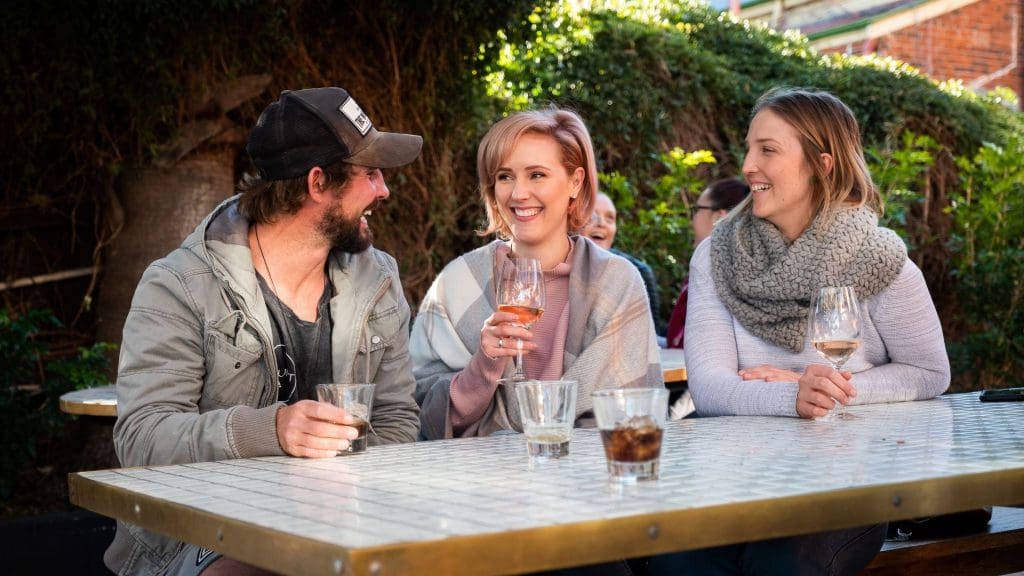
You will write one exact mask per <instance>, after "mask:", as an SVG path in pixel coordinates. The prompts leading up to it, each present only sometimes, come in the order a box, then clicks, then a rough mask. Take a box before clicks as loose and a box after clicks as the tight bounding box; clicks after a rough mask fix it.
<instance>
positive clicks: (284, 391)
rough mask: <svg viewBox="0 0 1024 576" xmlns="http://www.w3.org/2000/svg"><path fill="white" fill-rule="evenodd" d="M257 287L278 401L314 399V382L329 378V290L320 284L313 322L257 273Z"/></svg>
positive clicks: (330, 378) (329, 288)
mask: <svg viewBox="0 0 1024 576" xmlns="http://www.w3.org/2000/svg"><path fill="white" fill-rule="evenodd" d="M256 277H257V278H258V279H259V282H260V289H261V290H262V291H263V297H264V299H266V301H267V311H268V312H270V324H271V332H272V337H273V339H274V356H275V357H276V358H277V370H278V372H277V380H278V383H279V384H280V385H281V388H280V391H279V393H278V400H281V401H283V402H287V403H288V404H292V403H295V402H297V401H299V400H307V399H309V400H316V385H317V384H326V383H329V382H331V381H332V380H333V373H332V371H331V368H332V366H331V325H332V322H331V307H330V301H331V296H333V289H332V287H331V285H330V283H327V284H325V285H324V293H323V295H321V296H320V302H319V303H318V304H317V311H316V321H314V322H307V321H305V320H302V319H300V318H299V317H298V316H296V315H295V312H292V310H291V308H289V307H288V306H287V305H285V303H284V302H281V300H279V299H278V297H277V294H274V291H273V290H271V288H270V286H269V285H268V284H267V282H266V281H265V280H264V279H263V277H262V276H260V275H259V274H257V275H256Z"/></svg>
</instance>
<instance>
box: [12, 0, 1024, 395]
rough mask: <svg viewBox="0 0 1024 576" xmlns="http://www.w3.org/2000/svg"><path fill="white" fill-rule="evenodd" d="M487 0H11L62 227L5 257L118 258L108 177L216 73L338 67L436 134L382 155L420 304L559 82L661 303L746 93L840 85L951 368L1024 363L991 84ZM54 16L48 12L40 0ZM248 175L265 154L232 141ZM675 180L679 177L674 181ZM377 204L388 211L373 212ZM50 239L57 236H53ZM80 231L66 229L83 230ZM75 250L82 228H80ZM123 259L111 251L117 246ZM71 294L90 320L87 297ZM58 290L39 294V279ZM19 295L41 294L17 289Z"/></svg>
mask: <svg viewBox="0 0 1024 576" xmlns="http://www.w3.org/2000/svg"><path fill="white" fill-rule="evenodd" d="M573 6H574V5H573V4H571V3H568V2H558V1H543V2H529V1H523V0H516V1H510V2H476V1H474V0H431V1H413V0H372V1H371V0H352V1H349V2H331V1H328V0H318V1H312V0H306V1H298V2H285V1H283V0H278V1H267V0H264V1H260V0H215V1H213V2H208V1H207V2H201V1H199V0H182V1H179V2H166V1H164V0H135V1H127V0H93V1H91V2H90V1H87V2H71V1H67V0H62V1H59V0H51V1H43V2H27V1H25V0H15V1H14V2H11V3H8V5H7V7H6V8H5V17H4V18H3V19H0V72H2V73H3V75H4V78H5V79H6V80H7V81H6V82H5V83H4V85H3V87H2V88H0V90H3V94H4V97H5V101H6V102H7V105H6V106H4V107H0V121H2V122H3V124H4V125H5V126H7V127H8V129H6V130H4V131H2V132H0V147H2V151H3V154H0V174H2V175H3V176H2V177H0V189H2V194H3V202H4V208H3V209H0V220H2V218H3V216H4V214H5V212H4V210H6V211H7V212H6V213H7V214H14V215H15V216H11V217H10V218H11V219H12V220H13V219H15V218H16V215H17V214H21V213H22V212H19V210H23V211H30V212H32V213H42V214H49V215H52V216H54V217H55V218H56V221H58V222H60V225H61V227H62V228H61V229H62V230H63V231H64V234H63V235H61V236H60V237H59V238H58V239H55V237H54V236H53V235H52V234H51V233H50V231H49V230H40V229H27V230H25V231H19V232H18V233H16V234H15V233H11V232H10V230H9V229H3V228H2V227H0V261H2V262H4V265H5V269H4V270H3V272H2V273H0V276H3V278H4V279H9V278H13V277H19V276H25V275H29V274H34V273H39V272H45V271H53V270H60V269H64V268H67V267H69V262H68V260H67V256H66V254H69V253H75V254H84V256H81V258H84V259H86V260H87V261H88V262H89V263H91V262H97V263H101V264H102V263H104V261H103V259H104V251H103V248H104V247H105V246H106V245H107V244H108V243H109V241H110V239H111V238H112V237H113V235H114V234H116V233H117V230H118V226H117V224H118V220H117V209H118V202H117V193H118V187H117V183H118V181H119V178H121V177H122V176H123V175H124V174H125V173H127V172H130V171H132V170H134V169H137V168H138V167H141V166H147V165H149V164H151V163H152V162H153V160H154V159H155V158H156V157H158V156H159V155H160V154H161V151H162V150H163V147H164V146H166V145H167V143H168V142H169V141H171V140H173V138H174V137H175V136H176V135H177V134H178V133H179V131H180V130H181V127H182V126H183V125H184V124H185V123H187V122H189V121H193V120H196V119H201V118H203V117H204V116H205V115H209V114H212V113H215V112H216V111H211V110H210V108H209V104H208V95H209V94H210V93H211V92H212V91H215V90H216V89H217V87H218V86H221V85H223V84H225V83H226V82H229V81H230V80H232V79H236V78H239V77H241V76H244V75H248V74H270V75H271V77H272V81H271V85H270V88H269V89H268V90H267V91H266V92H265V93H263V94H261V95H260V97H259V98H257V99H255V100H253V101H251V102H248V103H246V104H244V105H242V106H241V107H240V108H238V109H237V110H234V111H232V112H230V114H229V115H228V116H229V117H230V119H231V120H232V121H233V122H234V123H235V124H236V125H237V127H239V128H240V129H242V130H247V129H248V128H249V127H251V125H252V124H253V122H254V121H255V118H256V116H257V114H258V113H259V111H260V110H262V108H263V107H264V106H265V105H266V104H267V103H268V102H270V101H271V100H273V99H274V98H276V95H277V94H278V92H279V91H280V90H282V89H288V88H297V87H306V86H315V85H331V84H336V85H341V86H345V87H346V88H348V89H350V90H351V91H352V92H353V93H355V94H357V95H358V96H359V100H360V103H361V104H362V105H363V107H364V108H366V109H367V112H368V113H369V114H370V116H371V117H372V118H374V120H375V121H376V123H377V124H378V125H379V126H381V127H382V128H384V129H389V130H402V131H409V132H415V133H420V134H423V135H424V138H425V147H424V151H423V155H422V157H421V158H420V160H418V161H417V162H416V163H415V164H413V165H412V166H410V167H407V168H404V169H402V170H400V171H396V172H394V173H391V174H389V175H388V178H389V184H390V187H391V189H392V200H391V203H390V206H388V207H387V208H386V209H385V210H383V211H379V216H378V213H375V216H374V218H375V229H376V234H377V239H378V245H380V246H381V247H382V248H383V249H385V250H388V251H389V252H391V253H393V254H394V255H395V256H396V257H397V258H398V260H399V262H400V264H401V266H402V273H403V283H404V285H405V286H406V291H407V295H408V297H409V299H410V301H411V302H412V303H413V304H414V305H415V304H416V303H417V302H418V301H419V299H420V298H421V297H422V295H423V293H424V292H425V291H426V289H427V287H428V286H429V284H430V282H431V281H432V279H433V277H434V275H435V274H436V272H437V271H438V270H439V269H440V267H441V266H443V265H444V264H445V263H446V262H448V261H449V260H450V259H452V258H453V257H455V256H456V255H458V254H460V253H462V252H464V251H466V250H469V249H471V248H473V247H475V246H477V245H479V244H480V243H481V242H482V241H484V239H481V238H479V237H478V236H476V234H475V230H476V229H478V228H479V227H480V225H481V223H482V219H483V210H482V208H481V205H480V202H479V199H478V197H477V192H476V184H475V173H474V172H475V167H474V158H475V152H476V145H477V143H478V142H479V139H480V137H481V135H482V133H483V132H484V131H485V130H486V128H487V127H488V126H489V124H490V123H492V122H493V121H494V120H495V119H497V118H498V117H500V116H501V114H503V113H507V112H508V111H511V110H516V109H520V108H524V107H528V106H537V105H543V104H546V103H550V102H554V103H558V104H561V105H565V106H570V107H573V108H575V109H576V110H578V111H579V112H581V114H582V115H583V116H584V118H586V120H587V121H588V124H589V126H590V128H591V130H592V133H593V134H594V138H595V144H596V146H597V149H598V150H599V155H600V158H599V160H600V169H601V170H602V172H603V173H604V176H603V178H602V182H603V186H604V188H605V189H606V190H607V191H609V192H610V193H611V194H612V196H613V197H614V198H615V200H616V201H617V203H618V205H619V209H620V212H621V214H622V221H621V223H620V239H619V241H618V245H619V247H620V248H622V249H624V250H626V251H629V252H632V253H634V254H636V255H638V256H640V257H642V258H644V259H645V260H647V261H648V263H650V264H651V265H652V266H653V267H654V269H655V271H656V273H657V274H658V277H659V282H660V293H661V300H662V302H663V309H662V310H661V311H660V313H661V315H662V317H663V318H667V315H668V311H669V310H670V308H671V306H672V304H673V302H674V300H675V296H676V294H677V291H678V289H679V286H680V284H681V283H682V282H683V281H684V280H685V277H686V262H687V260H688V258H689V254H690V252H691V250H692V235H691V232H690V225H689V209H688V208H689V203H692V201H693V199H694V198H695V197H696V195H697V193H699V191H700V189H701V188H702V187H703V186H704V185H705V184H706V183H708V182H710V181H711V180H713V179H716V178H719V177H724V176H730V175H734V174H736V173H737V172H738V167H739V166H740V164H741V162H742V155H743V148H744V146H743V139H744V135H745V131H746V125H747V122H748V120H749V118H748V116H749V110H750V108H751V105H752V104H753V102H754V101H755V99H756V98H757V97H758V96H759V95H760V94H761V93H763V92H764V91H765V90H767V89H768V88H770V87H773V86H776V85H780V84H787V85H799V86H811V87H816V88H822V89H826V90H830V91H832V92H834V93H836V94H837V95H838V96H840V97H841V98H842V99H843V100H844V101H846V102H847V103H848V104H849V105H850V106H851V108H852V109H853V110H854V112H855V113H856V115H857V117H858V119H859V121H860V123H861V126H862V129H863V133H864V140H865V144H866V146H867V147H868V148H869V156H870V158H871V161H872V168H873V171H874V174H875V176H876V178H877V180H878V182H879V184H880V186H881V187H882V188H883V190H884V191H885V192H886V193H887V198H888V208H889V212H888V215H887V221H886V222H887V223H888V224H890V225H892V226H893V227H895V228H897V229H898V230H899V231H900V233H901V234H902V235H903V237H904V238H905V239H906V240H907V242H908V243H909V245H910V246H911V248H912V256H913V258H914V259H915V261H916V262H917V263H918V264H919V265H920V266H921V268H922V269H923V271H924V272H925V275H926V278H927V280H928V283H929V286H930V287H931V290H932V293H933V297H934V298H935V300H936V303H937V305H938V308H939V310H940V314H941V316H942V318H943V321H944V324H945V328H946V335H947V340H948V342H949V344H950V351H951V356H952V358H953V359H954V362H955V367H954V373H955V374H956V378H957V379H958V380H957V382H958V383H957V386H959V387H960V388H977V387H981V386H995V385H1009V384H1013V383H1020V376H1019V374H1021V373H1022V372H1024V371H1022V368H1024V364H1022V363H1024V354H1021V352H1024V350H1022V349H1021V346H1022V343H1021V334H1022V333H1024V318H1022V313H1021V310H1022V308H1024V305H1022V304H1021V290H1022V289H1021V284H1020V282H1021V281H1020V280H1019V278H1021V277H1022V276H1024V274H1021V272H1022V270H1021V269H1020V266H1021V264H1020V262H1021V260H1022V258H1021V257H1020V256H1021V250H1022V245H1021V241H1022V240H1021V238H1024V235H1022V234H1021V233H1020V232H1021V230H1020V227H1021V226H1022V222H1024V215H1022V214H1021V210H1022V207H1021V200H1020V198H1022V197H1024V196H1022V194H1021V192H1022V189H1021V186H1022V177H1021V168H1020V166H1022V165H1024V162H1022V159H1024V157H1022V151H1021V145H1020V142H1021V135H1022V134H1024V121H1022V118H1021V115H1020V114H1019V113H1017V112H1014V111H1011V110H1010V109H1008V108H1007V107H1006V106H1005V105H1004V103H1003V102H1001V101H1000V99H1005V98H1006V97H1007V95H1006V94H1005V93H998V94H996V95H994V96H991V97H978V96H975V95H973V94H972V93H970V92H969V91H966V90H964V89H963V87H962V86H960V85H958V84H956V83H953V82H951V83H946V84H944V85H942V86H939V85H936V84H935V83H933V82H931V81H930V80H928V79H927V78H925V77H923V76H921V75H920V74H918V73H917V72H916V71H915V70H913V69H912V68H910V67H907V66H905V65H902V64H900V63H898V62H893V61H889V60H885V59H875V58H850V57H842V56H821V55H819V54H817V53H816V52H815V51H814V50H813V49H811V48H810V46H809V45H808V43H807V41H806V40H805V39H804V38H802V37H800V36H798V35H794V34H779V33H775V32H772V31H770V30H767V29H764V28H761V27H757V26H754V25H751V24H749V23H746V22H738V21H734V20H733V19H732V18H731V17H729V16H727V15H722V14H719V13H717V12H714V11H711V10H709V9H708V8H707V7H705V6H704V5H702V4H699V3H696V2H667V1H659V0H645V1H643V2H635V1H634V2H625V1H622V2H616V1H613V0H607V1H603V2H602V1H597V2H591V3H589V6H590V7H589V8H588V9H586V10H582V9H580V10H578V9H576V8H574V7H573ZM41 11H42V12H45V13H51V14H60V15H61V17H60V18H41V17H40V16H39V15H40V13H41ZM234 151H235V152H236V153H237V158H238V160H237V165H236V173H237V174H239V175H240V174H241V172H243V171H245V170H249V169H251V166H250V164H249V162H248V159H247V158H246V157H245V155H244V152H243V151H242V150H241V149H240V147H236V149H235V150H234ZM680 192H682V195H681V194H680ZM378 218H379V219H378ZM54 243H59V244H61V245H60V246H57V249H50V248H52V247H53V246H52V245H53V244H54ZM68 248H74V250H69V249H68ZM83 248H84V250H83ZM107 264H109V265H116V263H114V262H110V263H107ZM94 290H95V287H94V286H90V287H89V288H88V290H87V292H86V293H85V294H83V295H81V297H80V298H79V299H78V301H79V302H82V303H84V304H83V306H81V307H80V306H78V305H77V303H76V305H75V306H72V307H71V308H70V309H60V310H58V311H57V313H58V315H59V316H60V317H61V318H62V319H64V320H65V322H67V323H69V324H71V326H72V327H73V328H76V329H78V330H80V331H81V332H83V333H85V334H88V333H89V332H90V331H91V330H92V322H93V321H94V317H93V316H92V315H91V314H90V313H88V311H87V313H85V314H80V313H79V312H81V310H79V308H87V306H85V304H87V303H88V302H89V301H90V300H91V299H92V296H93V294H92V292H93V291H94ZM41 294H44V296H41ZM2 297H3V299H4V306H5V307H8V308H10V309H11V310H14V311H15V312H18V313H24V312H25V311H27V310H30V309H33V308H39V307H44V306H47V305H50V304H51V303H50V302H48V301H47V298H46V297H45V293H43V292H38V291H37V292H31V291H28V292H19V293H17V294H14V293H12V292H6V293H3V296H2Z"/></svg>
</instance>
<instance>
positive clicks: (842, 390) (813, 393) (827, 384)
mask: <svg viewBox="0 0 1024 576" xmlns="http://www.w3.org/2000/svg"><path fill="white" fill-rule="evenodd" d="M852 377H853V374H852V373H851V372H838V371H836V370H833V369H832V367H830V366H824V365H822V364H812V365H810V366H808V367H807V369H806V370H804V373H803V375H802V376H800V380H799V381H798V384H799V385H800V389H799V390H798V391H797V393H796V413H797V414H799V415H800V417H802V418H818V417H821V416H824V415H826V414H828V411H829V410H831V409H832V407H833V406H835V403H836V402H841V403H843V404H847V403H849V401H850V399H851V398H853V397H854V396H856V395H857V390H856V389H854V387H853V384H850V378H852Z"/></svg>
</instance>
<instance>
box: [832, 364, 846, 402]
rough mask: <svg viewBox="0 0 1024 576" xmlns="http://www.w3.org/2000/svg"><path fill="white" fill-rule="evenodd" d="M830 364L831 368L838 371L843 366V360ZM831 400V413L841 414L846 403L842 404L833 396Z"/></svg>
mask: <svg viewBox="0 0 1024 576" xmlns="http://www.w3.org/2000/svg"><path fill="white" fill-rule="evenodd" d="M830 364H832V369H833V370H835V371H836V372H840V371H841V370H840V368H842V367H843V364H844V362H830ZM832 402H833V404H832V413H833V414H842V413H843V412H844V411H845V410H844V408H846V405H844V404H843V403H842V402H840V401H839V400H837V399H835V398H833V399H832Z"/></svg>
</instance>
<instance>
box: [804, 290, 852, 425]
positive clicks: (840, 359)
mask: <svg viewBox="0 0 1024 576" xmlns="http://www.w3.org/2000/svg"><path fill="white" fill-rule="evenodd" d="M807 334H808V335H809V336H810V340H811V345H813V346H814V349H815V350H817V351H818V354H820V355H821V357H822V358H824V359H825V361H826V362H828V363H829V364H830V365H831V366H832V368H834V369H835V370H839V369H841V368H842V367H843V365H844V364H846V361H847V360H849V359H850V356H853V353H854V352H856V351H857V348H859V347H860V306H859V305H858V303H857V293H856V291H855V290H854V289H853V287H852V286H827V287H824V288H821V289H820V290H818V291H817V292H816V293H814V294H812V295H811V308H810V311H809V312H808V315H807ZM844 413H845V412H844V411H843V404H842V403H841V402H839V401H838V400H836V401H835V403H834V404H833V406H832V410H831V411H830V412H829V414H828V416H826V418H831V417H833V416H840V417H841V416H842V415H843V414H844Z"/></svg>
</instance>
